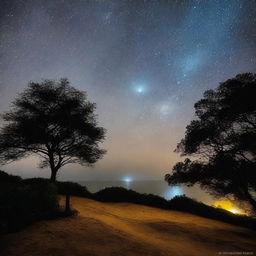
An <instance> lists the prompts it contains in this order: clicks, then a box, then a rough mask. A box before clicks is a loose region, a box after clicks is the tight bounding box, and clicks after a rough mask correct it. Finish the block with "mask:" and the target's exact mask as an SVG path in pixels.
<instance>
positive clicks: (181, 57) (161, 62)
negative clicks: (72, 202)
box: [0, 0, 256, 180]
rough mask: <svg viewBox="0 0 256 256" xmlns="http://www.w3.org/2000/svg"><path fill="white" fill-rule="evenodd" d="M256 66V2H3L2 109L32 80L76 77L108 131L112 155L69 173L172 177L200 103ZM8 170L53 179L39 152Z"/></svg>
mask: <svg viewBox="0 0 256 256" xmlns="http://www.w3.org/2000/svg"><path fill="white" fill-rule="evenodd" d="M255 68H256V1H254V0H209V1H208V0H195V1H192V0H191V1H190V0H169V1H168V0H158V1H157V0H155V1H154V0H152V1H150V0H148V1H146V0H145V1H142V0H133V1H128V0H127V1H125V0H115V1H111V0H109V1H108V0H72V1H71V0H1V1H0V95H1V101H0V111H1V112H2V111H5V110H8V108H9V105H10V103H11V101H12V100H13V98H14V97H15V96H16V95H17V93H18V92H20V91H22V90H23V89H24V88H25V87H26V84H27V83H28V81H30V80H32V81H41V79H44V78H48V79H59V78H61V77H67V78H69V80H70V81H71V84H72V85H73V86H74V87H76V88H78V89H80V90H84V91H87V93H88V99H89V100H90V101H93V102H96V104H97V115H98V121H99V124H100V125H101V126H103V127H105V128H106V129H107V131H108V132H107V137H106V141H105V142H104V143H103V145H102V147H104V148H106V149H107V150H108V153H107V154H106V155H105V157H104V159H103V160H101V161H99V162H98V163H97V164H96V165H95V167H94V168H85V167H80V166H78V165H69V166H67V167H65V168H64V169H63V170H61V172H60V176H59V179H62V180H88V179H89V180H119V179H123V178H124V177H131V178H132V179H141V180H145V179H146V180H152V179H157V180H160V179H163V176H164V174H165V173H167V172H168V171H169V170H171V168H172V166H173V165H174V164H175V162H177V161H179V160H180V157H179V155H178V154H176V153H174V152H173V150H174V149H175V146H176V144H177V143H178V142H179V140H180V139H181V138H182V137H183V135H184V132H185V127H186V125H187V124H188V123H189V122H190V120H191V119H192V118H193V115H194V110H193V104H194V103H195V102H196V101H197V100H199V99H200V98H201V97H202V94H203V92H204V91H205V90H207V89H210V88H215V87H217V86H218V83H219V82H221V81H225V80H226V79H227V78H230V77H232V76H234V75H236V74H238V73H243V72H255ZM1 169H4V170H7V171H9V172H12V173H15V174H19V175H22V176H23V177H32V176H43V177H49V170H47V169H46V170H40V169H38V168H37V159H36V158H33V157H31V158H28V159H26V160H21V161H19V162H16V163H13V164H10V165H8V166H4V167H2V168H1Z"/></svg>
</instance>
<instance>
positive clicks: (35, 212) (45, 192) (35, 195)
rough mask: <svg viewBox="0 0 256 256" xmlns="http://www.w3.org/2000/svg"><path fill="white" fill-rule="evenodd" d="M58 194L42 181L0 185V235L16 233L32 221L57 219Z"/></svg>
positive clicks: (50, 184)
mask: <svg viewBox="0 0 256 256" xmlns="http://www.w3.org/2000/svg"><path fill="white" fill-rule="evenodd" d="M58 209H59V205H58V193H57V188H56V186H55V185H54V184H52V183H50V182H49V181H47V180H45V179H27V180H23V181H20V182H18V183H17V182H12V183H10V182H2V183H1V188H0V233H5V232H11V231H15V230H18V229H20V228H22V227H24V226H26V225H28V224H30V223H32V222H34V221H37V220H41V219H48V218H54V217H56V216H57V215H58Z"/></svg>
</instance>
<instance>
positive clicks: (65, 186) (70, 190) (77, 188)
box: [56, 181, 91, 197]
mask: <svg viewBox="0 0 256 256" xmlns="http://www.w3.org/2000/svg"><path fill="white" fill-rule="evenodd" d="M56 185H57V187H58V192H59V194H62V195H66V194H69V195H73V196H81V197H91V193H90V192H89V191H88V190H87V188H86V187H85V186H82V185H80V184H78V183H75V182H68V181H65V182H61V181H58V182H57V183H56Z"/></svg>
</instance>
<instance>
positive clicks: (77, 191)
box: [0, 171, 256, 232]
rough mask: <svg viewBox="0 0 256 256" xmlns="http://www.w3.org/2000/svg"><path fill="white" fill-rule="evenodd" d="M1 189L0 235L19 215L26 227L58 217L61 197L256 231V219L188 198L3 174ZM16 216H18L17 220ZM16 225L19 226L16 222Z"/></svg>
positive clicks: (1, 172) (0, 173)
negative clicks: (129, 205) (194, 217)
mask: <svg viewBox="0 0 256 256" xmlns="http://www.w3.org/2000/svg"><path fill="white" fill-rule="evenodd" d="M0 186H1V189H0V232H1V228H2V229H3V219H6V218H11V219H12V221H13V220H15V216H17V212H19V214H21V216H25V215H26V216H25V218H24V219H21V220H20V219H19V221H20V222H21V223H22V225H23V226H24V225H26V224H27V222H26V221H28V222H30V221H31V219H32V220H33V221H35V220H39V219H45V218H52V217H53V216H54V217H56V215H57V214H56V212H57V211H58V209H59V205H58V194H62V195H67V194H68V195H71V196H79V197H85V198H90V199H93V200H96V201H100V202H128V203H135V204H140V205H145V206H151V207H156V208H161V209H165V210H176V211H182V212H187V213H191V214H194V215H197V216H201V217H205V218H209V219H214V220H219V221H223V222H226V223H229V224H233V225H238V226H243V227H247V228H250V229H254V230H256V219H255V218H252V217H249V216H245V215H235V214H232V213H231V212H228V211H226V210H224V209H220V208H215V207H213V206H209V205H206V204H204V203H202V202H198V201H196V200H194V199H192V198H188V197H186V196H185V195H182V196H176V197H174V198H172V199H171V200H166V199H164V198H163V197H160V196H157V195H153V194H141V193H138V192H136V191H134V190H131V189H126V188H123V187H108V188H104V189H102V190H100V191H98V192H96V193H91V192H89V191H88V190H87V188H86V187H85V186H82V185H80V184H78V183H75V182H67V181H65V182H61V181H58V182H56V183H54V184H53V183H51V182H50V181H49V180H48V179H43V178H32V179H21V178H20V177H18V176H13V175H9V174H7V175H6V173H4V172H3V171H0ZM71 204H72V200H71ZM4 207H5V208H4ZM23 208H24V209H23ZM3 212H4V213H5V214H3ZM13 213H15V214H16V215H15V216H13ZM8 216H9V217H8ZM10 216H11V217H10ZM19 221H18V222H19ZM13 223H14V224H15V225H16V226H17V223H15V221H14V222H13ZM15 225H14V226H15ZM14 229H15V228H14Z"/></svg>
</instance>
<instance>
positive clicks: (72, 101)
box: [0, 79, 105, 181]
mask: <svg viewBox="0 0 256 256" xmlns="http://www.w3.org/2000/svg"><path fill="white" fill-rule="evenodd" d="M95 108H96V105H95V104H94V103H91V102H89V101H88V100H87V96H86V93H85V92H82V91H79V90H77V89H75V88H73V87H72V86H70V84H69V81H68V80H67V79H60V80H59V81H54V80H44V81H43V82H41V83H34V82H30V83H29V84H28V88H27V89H25V90H24V91H23V92H22V93H20V94H19V95H18V97H17V98H16V99H15V100H14V102H13V103H12V106H11V110H10V111H9V112H6V113H4V114H3V115H2V119H3V121H4V122H3V125H2V127H1V132H0V161H1V163H3V164H5V163H8V162H9V161H14V160H18V159H21V158H24V157H27V156H29V155H31V154H36V155H38V156H40V158H41V161H40V164H39V167H41V168H44V167H50V169H51V180H53V181H55V179H56V174H57V172H58V170H59V169H60V168H61V167H63V166H64V165H66V164H69V163H79V164H81V165H93V164H94V163H95V162H96V161H97V160H99V159H100V158H101V157H102V156H103V155H104V153H105V150H103V149H100V148H99V145H98V144H99V143H100V142H102V141H103V140H104V136H105V129H104V128H102V127H98V126H97V121H96V115H95V114H94V111H95Z"/></svg>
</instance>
